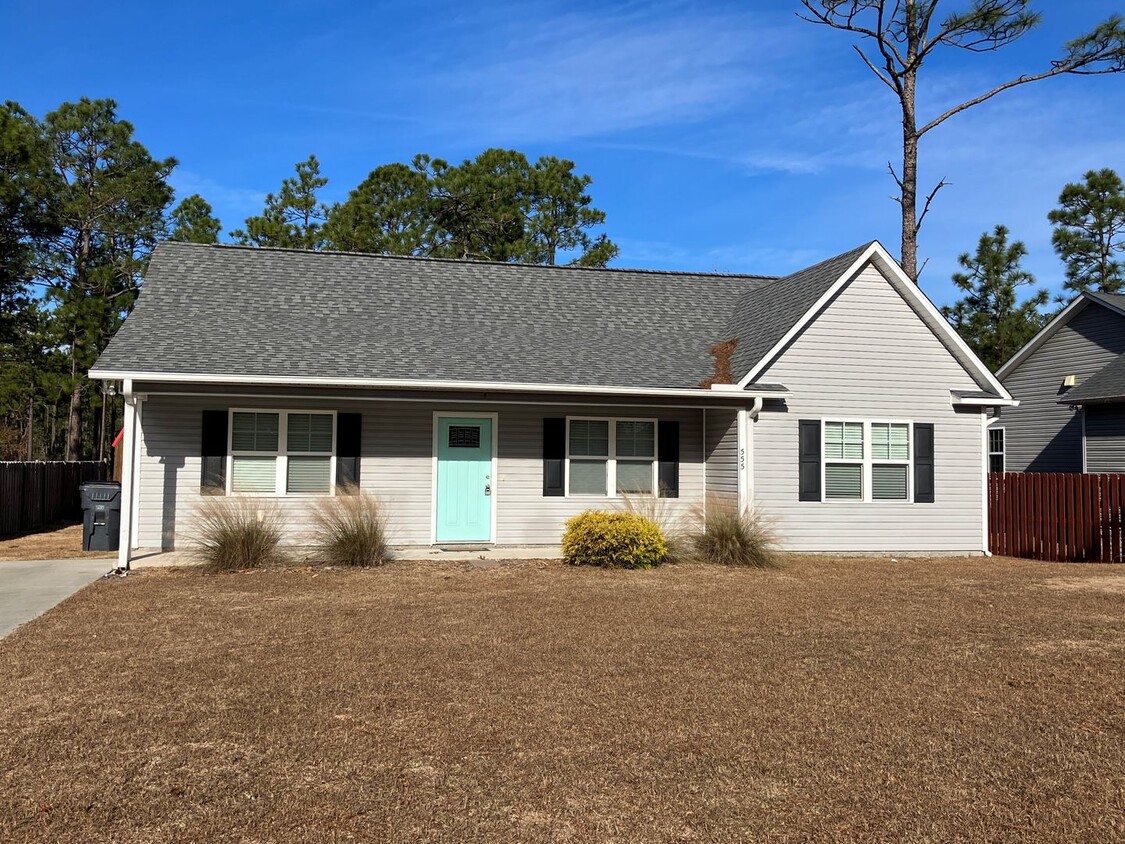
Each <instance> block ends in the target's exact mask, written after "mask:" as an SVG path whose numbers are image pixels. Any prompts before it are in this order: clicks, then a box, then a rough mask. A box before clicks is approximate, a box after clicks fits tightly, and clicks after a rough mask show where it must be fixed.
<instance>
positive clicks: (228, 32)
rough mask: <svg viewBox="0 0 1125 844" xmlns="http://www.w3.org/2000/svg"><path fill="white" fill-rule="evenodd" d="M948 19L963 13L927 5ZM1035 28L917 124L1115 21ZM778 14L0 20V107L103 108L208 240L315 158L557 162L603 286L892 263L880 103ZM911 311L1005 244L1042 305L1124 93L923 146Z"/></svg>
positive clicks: (591, 8)
mask: <svg viewBox="0 0 1125 844" xmlns="http://www.w3.org/2000/svg"><path fill="white" fill-rule="evenodd" d="M946 5H948V6H950V8H962V7H964V6H966V5H967V0H947V2H946ZM1035 5H1036V7H1037V8H1039V9H1040V10H1042V11H1043V12H1044V13H1045V20H1044V23H1043V26H1042V27H1041V28H1040V29H1039V30H1038V31H1036V32H1035V33H1033V34H1032V35H1029V36H1027V37H1025V38H1024V39H1023V40H1022V41H1020V42H1019V43H1017V44H1016V45H1014V46H1012V47H1009V48H1006V49H1005V50H1004V51H1002V52H1000V53H996V54H992V55H983V56H982V55H972V54H968V53H960V52H958V53H957V54H956V55H947V56H945V57H941V58H937V57H935V61H933V62H932V64H931V65H929V66H928V67H927V71H928V73H927V77H926V80H925V81H924V84H923V85H922V88H921V91H920V93H919V112H920V116H921V117H922V118H923V119H928V118H927V117H926V116H927V115H929V116H933V115H934V114H936V113H938V112H939V110H944V108H945V107H948V106H949V105H952V104H954V103H956V102H958V101H960V100H961V99H963V98H965V97H966V96H971V95H975V94H977V93H980V92H981V91H983V90H986V89H987V88H990V87H991V86H993V85H994V84H996V83H999V82H1002V81H1006V80H1007V79H1008V78H1009V77H1012V76H1014V75H1018V74H1019V73H1021V72H1025V71H1031V70H1037V69H1040V68H1042V67H1044V66H1045V65H1046V63H1047V62H1048V61H1049V60H1050V58H1052V57H1054V56H1055V55H1057V54H1058V52H1059V49H1060V47H1061V45H1062V44H1063V42H1065V41H1066V40H1067V39H1069V38H1071V37H1073V36H1075V35H1077V34H1079V33H1081V32H1085V31H1086V30H1088V29H1089V28H1090V27H1092V26H1093V25H1094V24H1095V23H1096V22H1098V21H1100V20H1102V19H1104V18H1105V17H1107V16H1108V15H1109V14H1111V13H1113V12H1114V11H1118V10H1119V8H1120V3H1119V0H1082V2H1081V3H1074V2H1065V1H1064V0H1039V2H1038V3H1036V4H1035ZM797 8H798V3H797V0H760V2H753V3H750V2H731V3H723V2H711V3H686V2H668V3H609V2H582V0H577V1H575V0H572V2H547V1H541V0H526V1H525V2H514V3H506V2H496V3H487V4H468V3H463V2H454V3H446V2H427V3H425V4H411V3H396V4H391V3H381V2H365V3H360V2H355V3H330V2H327V3H308V2H295V0H271V2H242V3H240V2H226V3H221V4H220V3H210V2H196V3H190V4H188V3H173V2H167V3H142V2H136V3H111V2H103V3H100V4H97V10H96V13H91V7H90V6H89V4H88V3H81V4H77V3H73V4H68V3H52V2H47V0H30V2H25V0H14V1H13V0H5V2H4V4H3V9H2V11H0V21H2V23H3V25H2V26H0V54H2V55H3V56H4V59H3V61H2V62H0V83H2V91H3V96H4V97H5V98H7V99H14V100H16V101H18V102H20V103H22V104H23V105H24V106H25V107H26V108H28V109H29V110H31V111H33V112H35V113H37V114H40V115H41V114H43V113H45V112H46V111H48V110H50V109H51V108H53V107H55V106H56V105H57V104H58V103H60V102H62V101H64V100H68V99H76V98H77V97H79V96H83V95H85V96H90V97H112V98H114V99H116V100H117V101H118V103H119V104H120V113H121V115H122V116H123V117H125V118H126V119H128V120H130V121H132V122H133V123H134V124H135V126H136V128H137V136H138V138H139V139H140V140H141V141H142V142H143V143H145V144H146V145H147V146H148V147H149V149H150V150H151V151H152V152H153V153H154V154H155V155H159V156H166V155H174V156H176V157H177V158H178V159H179V161H180V166H179V168H178V169H177V171H176V173H175V175H174V177H173V182H174V184H175V186H176V188H177V191H178V192H180V194H181V195H186V194H188V193H194V192H198V193H201V194H203V195H204V197H206V198H207V199H208V201H210V202H211V203H212V204H213V205H214V206H215V209H216V211H217V213H218V215H219V216H220V217H221V219H222V221H223V225H224V229H225V230H229V229H232V228H235V227H237V226H238V225H240V224H241V222H242V220H243V219H244V218H245V217H246V216H247V215H249V214H251V213H255V212H256V211H258V210H259V209H260V207H261V202H262V199H263V197H264V196H265V194H266V192H267V191H270V190H275V189H276V188H277V186H278V184H279V183H280V181H281V179H282V178H283V177H285V176H287V175H289V174H290V173H291V172H292V169H293V165H294V163H295V162H297V161H298V160H302V159H304V158H306V157H307V156H308V155H309V153H313V152H315V153H316V154H317V156H318V157H319V158H320V160H321V165H322V172H323V174H324V175H326V176H327V177H328V178H329V179H330V180H331V181H330V183H329V185H328V187H327V188H326V189H325V193H324V198H325V199H326V200H329V201H332V200H338V199H342V198H343V197H344V196H346V194H347V192H348V190H349V189H350V188H351V187H353V186H354V185H355V184H357V183H358V182H359V181H360V180H361V179H362V178H363V177H364V176H365V175H366V174H367V172H368V171H370V170H371V169H372V168H373V167H375V166H377V165H379V164H383V163H386V162H389V161H405V160H409V159H410V158H411V157H412V156H413V155H414V154H415V153H417V152H428V153H430V154H432V155H435V156H439V157H442V158H446V159H451V160H455V161H460V160H461V159H463V158H466V157H471V156H473V155H475V154H476V153H477V152H479V151H480V150H481V149H484V148H486V147H489V146H507V147H515V148H518V149H521V150H523V151H525V152H526V153H528V155H529V156H532V157H536V156H539V155H556V156H560V157H567V158H571V159H573V160H575V161H576V162H577V163H578V168H579V170H580V171H583V172H587V173H589V174H590V175H591V176H592V177H593V178H594V185H593V188H592V191H593V194H594V199H595V204H596V205H597V206H598V207H600V208H602V209H603V210H605V211H606V212H607V214H608V226H607V232H608V233H609V235H610V236H611V237H612V238H613V239H614V240H616V241H617V242H618V243H619V244H620V245H621V255H620V257H619V259H618V260H617V261H616V264H615V265H616V266H635V267H647V268H658V269H690V270H721V271H729V272H761V273H776V274H782V273H786V272H789V271H791V270H793V269H797V268H799V267H801V266H804V265H807V264H809V263H812V262H814V261H816V260H819V259H821V258H824V257H827V256H829V255H832V254H835V253H837V252H841V251H843V250H845V249H849V248H851V247H853V246H855V245H857V244H859V243H861V242H864V241H866V240H869V239H872V238H878V239H879V240H881V241H882V242H883V243H884V244H885V245H886V246H887V247H888V248H889V249H890V250H891V251H892V252H893V253H897V251H898V223H897V219H898V207H897V205H895V204H894V203H893V202H891V201H890V199H888V196H889V195H890V194H891V193H893V191H894V185H893V183H892V182H891V180H890V177H889V176H888V175H887V172H886V165H887V161H888V160H890V159H895V158H896V156H897V154H898V153H897V152H896V149H897V147H898V133H899V127H898V118H897V117H896V103H895V101H894V98H893V96H892V95H891V93H890V92H889V91H888V90H886V89H885V88H884V87H883V86H882V85H881V84H880V83H878V81H877V80H875V79H874V77H872V76H870V73H869V71H867V70H866V69H865V68H864V67H863V66H862V65H861V64H860V62H859V60H858V58H857V57H856V56H855V55H854V53H852V52H851V46H850V43H851V42H850V36H848V35H847V34H845V33H840V32H835V31H830V30H827V29H824V28H821V27H814V26H812V25H810V24H807V23H804V22H802V21H800V20H798V19H797V18H796V17H795V15H794V12H795V10H796V9H797ZM922 143H923V148H922V166H921V185H922V186H923V187H924V188H926V189H928V187H929V186H930V185H932V184H933V183H934V182H936V181H937V180H938V179H940V178H946V179H947V180H948V181H949V182H950V183H951V186H950V187H948V188H946V189H945V190H943V191H942V193H941V194H940V195H939V197H938V199H937V201H936V202H935V207H934V210H933V211H932V213H931V214H930V216H929V217H928V218H927V220H926V227H925V229H924V230H923V233H922V237H921V246H920V256H921V257H922V258H923V259H927V258H928V259H929V263H928V265H927V266H926V268H925V271H924V273H923V276H922V284H923V288H924V289H925V290H926V292H927V293H928V294H929V295H930V296H931V298H933V299H934V300H935V301H937V302H938V303H939V304H943V303H948V302H950V301H951V300H952V298H953V296H954V293H953V287H952V283H951V282H950V281H949V276H950V273H951V272H952V271H953V270H954V269H956V257H957V254H958V253H960V252H962V251H966V250H970V249H972V248H973V247H974V246H975V244H976V240H977V238H978V237H979V235H980V233H981V232H982V231H983V230H985V229H988V228H991V227H992V226H993V225H995V224H996V223H1004V224H1006V225H1007V226H1008V227H1009V228H1010V229H1011V230H1012V232H1013V235H1014V236H1015V237H1017V238H1020V239H1022V240H1024V241H1025V242H1026V243H1027V245H1028V248H1029V249H1030V252H1031V255H1030V257H1029V260H1028V261H1027V266H1028V268H1030V269H1031V270H1032V271H1033V272H1035V274H1036V275H1037V276H1038V278H1039V281H1040V282H1041V283H1042V284H1043V285H1044V286H1046V287H1050V288H1057V287H1058V286H1059V283H1060V280H1061V265H1060V263H1059V261H1058V260H1057V258H1056V257H1055V256H1054V253H1053V252H1052V250H1051V245H1050V227H1049V225H1048V224H1047V221H1046V214H1047V211H1048V210H1049V209H1051V208H1052V207H1054V204H1055V200H1056V199H1057V196H1058V193H1059V190H1060V189H1061V187H1062V185H1063V184H1064V183H1065V182H1067V181H1077V180H1079V179H1080V177H1081V175H1082V173H1083V172H1084V171H1085V170H1087V169H1090V168H1094V167H1113V168H1115V169H1117V170H1118V171H1119V172H1125V78H1123V77H1120V76H1118V77H1113V76H1105V77H1092V78H1091V77H1083V78H1074V77H1067V78H1058V79H1053V80H1047V81H1045V82H1040V83H1036V84H1034V85H1030V86H1026V87H1023V88H1020V89H1017V90H1015V91H1011V92H1008V93H1006V94H1003V95H1001V96H1000V97H998V98H997V99H995V100H993V101H991V102H990V103H988V104H986V105H983V106H980V107H978V108H976V109H973V110H972V111H969V112H966V113H965V114H962V115H960V116H959V117H957V118H954V120H952V121H950V122H949V123H947V124H945V125H944V126H942V127H940V128H938V129H937V130H935V131H934V132H932V133H930V134H929V135H927V136H926V137H925V138H924V139H923V142H922Z"/></svg>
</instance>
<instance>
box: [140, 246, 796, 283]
mask: <svg viewBox="0 0 1125 844" xmlns="http://www.w3.org/2000/svg"><path fill="white" fill-rule="evenodd" d="M167 245H172V246H175V247H176V248H180V247H184V246H187V247H191V248H200V249H216V248H217V249H230V250H235V249H237V250H242V251H247V252H282V253H289V254H294V255H340V256H348V257H353V258H376V259H377V258H385V259H393V260H398V261H418V262H420V263H434V264H457V265H462V266H464V265H470V266H478V265H480V266H492V267H519V268H521V269H526V268H529V267H530V268H532V269H542V270H585V271H587V272H611V273H643V274H646V275H670V276H706V277H710V278H745V279H754V280H757V281H776V280H778V279H782V278H786V276H780V275H767V274H765V273H724V272H704V271H696V270H652V269H643V268H640V267H584V266H580V265H577V264H522V263H516V262H514V261H495V260H479V259H476V258H443V257H434V256H430V255H394V254H390V253H386V252H357V251H354V250H348V249H298V248H295V247H288V246H251V245H249V244H244V243H191V242H188V241H183V240H163V241H160V243H158V244H157V246H167Z"/></svg>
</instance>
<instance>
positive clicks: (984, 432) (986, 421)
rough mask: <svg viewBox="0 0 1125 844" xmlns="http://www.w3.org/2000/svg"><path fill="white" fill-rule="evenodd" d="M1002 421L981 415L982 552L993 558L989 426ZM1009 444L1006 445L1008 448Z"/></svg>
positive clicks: (985, 413) (985, 412)
mask: <svg viewBox="0 0 1125 844" xmlns="http://www.w3.org/2000/svg"><path fill="white" fill-rule="evenodd" d="M999 421H1000V417H999V416H989V415H988V413H987V411H982V412H981V415H980V434H981V436H980V507H981V513H982V514H983V516H984V518H983V520H982V522H981V531H980V532H981V550H982V551H983V552H984V556H986V557H991V556H992V549H991V548H989V547H988V519H989V517H990V515H991V514H990V513H989V512H988V426H989V425H995V424H996V423H997V422H999ZM1007 445H1008V444H1007V442H1005V443H1004V446H1005V448H1007Z"/></svg>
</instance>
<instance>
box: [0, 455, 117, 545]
mask: <svg viewBox="0 0 1125 844" xmlns="http://www.w3.org/2000/svg"><path fill="white" fill-rule="evenodd" d="M108 471H109V464H108V463H105V462H100V461H95V460H88V461H86V460H84V461H75V462H50V463H42V462H35V463H6V462H0V536H4V535H5V534H9V533H20V532H21V531H28V530H35V528H38V527H42V526H43V525H49V524H51V523H52V522H58V521H62V520H64V519H75V520H77V519H79V518H81V517H82V504H81V501H80V500H79V497H78V487H79V485H80V484H82V483H85V482H86V481H102V480H105V479H106V477H108Z"/></svg>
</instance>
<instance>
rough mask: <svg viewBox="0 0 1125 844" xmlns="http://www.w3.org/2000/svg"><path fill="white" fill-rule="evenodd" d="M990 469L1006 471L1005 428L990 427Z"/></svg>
mask: <svg viewBox="0 0 1125 844" xmlns="http://www.w3.org/2000/svg"><path fill="white" fill-rule="evenodd" d="M988 471H990V472H1003V471H1004V429H1003V428H989V429H988Z"/></svg>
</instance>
